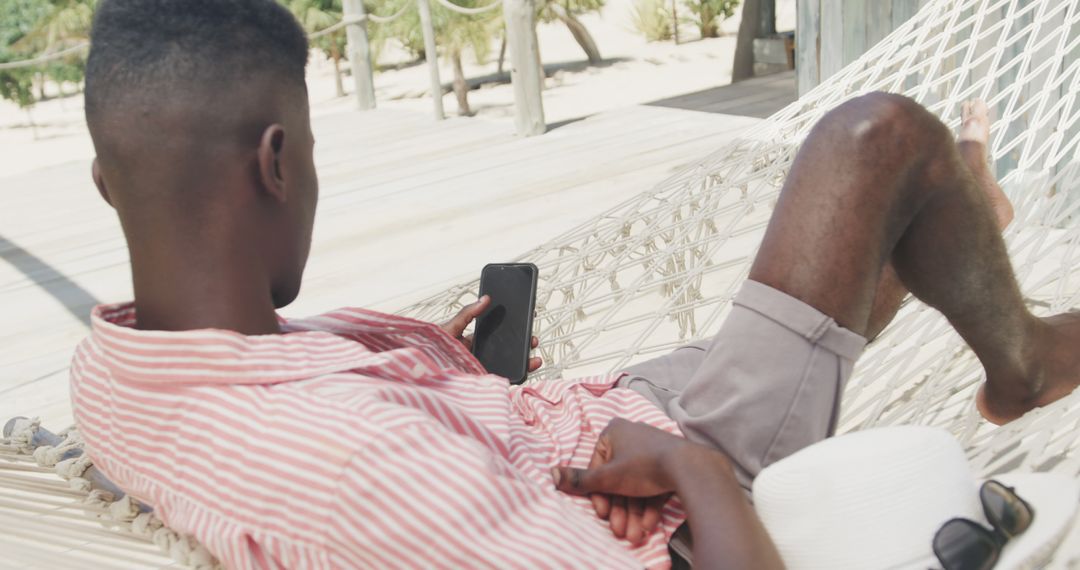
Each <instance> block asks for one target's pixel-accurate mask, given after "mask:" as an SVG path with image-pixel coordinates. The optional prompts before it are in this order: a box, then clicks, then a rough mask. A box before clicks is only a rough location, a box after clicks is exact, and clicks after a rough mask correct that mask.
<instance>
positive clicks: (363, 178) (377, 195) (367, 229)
mask: <svg viewBox="0 0 1080 570" xmlns="http://www.w3.org/2000/svg"><path fill="white" fill-rule="evenodd" d="M756 122H757V119H752V118H747V117H734V116H726V115H719V114H706V113H699V112H692V111H684V110H679V109H671V108H663V107H654V106H640V107H630V108H626V109H622V110H618V111H613V112H608V113H603V114H600V115H597V116H594V117H590V118H587V119H584V120H581V121H577V122H574V123H571V124H568V125H566V126H563V127H561V128H558V129H556V130H554V131H552V132H550V133H548V134H546V135H543V136H540V137H534V138H529V139H520V138H516V137H515V136H514V135H513V134H512V132H513V127H512V125H510V124H509V123H508V122H491V121H485V120H479V119H451V120H447V121H444V122H441V123H435V122H433V121H432V120H431V119H429V118H428V116H427V115H426V114H418V113H411V112H404V111H393V110H379V111H374V112H369V113H357V112H347V113H338V114H333V115H327V116H321V117H317V118H316V119H315V120H314V129H315V135H316V138H317V140H318V142H317V143H316V163H317V165H318V169H319V173H320V180H321V201H320V205H319V211H318V215H317V219H316V226H315V238H314V244H313V252H312V256H311V261H310V263H309V266H308V271H307V274H306V279H305V284H304V290H303V292H302V293H301V296H300V300H299V301H297V303H295V304H294V305H293V306H290V307H288V308H287V309H286V310H285V311H284V313H285V314H286V315H302V314H310V313H314V312H319V311H324V310H328V309H331V308H334V307H337V306H342V305H350V304H352V305H362V306H367V307H371V308H377V309H382V310H390V311H392V310H396V309H399V308H401V307H403V306H405V305H407V304H408V303H409V302H411V301H414V300H417V299H419V298H420V297H421V296H424V295H427V294H430V293H433V292H435V291H438V290H439V289H440V288H442V287H445V286H447V285H449V284H451V283H455V282H459V281H462V280H465V279H468V278H471V277H473V276H476V275H478V274H479V272H480V268H481V267H482V266H483V265H484V264H485V263H487V262H491V261H502V260H507V259H510V258H512V257H514V256H516V255H518V254H520V253H522V252H524V251H526V250H527V249H529V248H531V247H532V246H534V245H536V244H539V243H541V242H542V241H544V240H547V239H549V238H551V237H554V236H555V235H557V234H559V233H561V232H563V231H565V230H568V229H570V228H572V227H573V226H575V225H576V224H578V223H580V222H582V221H584V220H586V219H588V218H590V217H592V216H595V215H596V214H598V213H600V212H602V211H603V210H606V209H608V208H609V207H611V206H613V205H615V204H617V203H618V202H620V201H621V200H623V199H624V198H626V197H628V196H631V195H633V194H635V193H638V192H642V191H645V190H647V189H648V188H649V187H650V186H652V185H653V184H655V183H657V182H659V181H660V180H662V179H663V178H665V177H666V176H668V175H669V174H670V173H671V172H672V171H674V170H676V169H677V168H679V167H680V166H682V165H685V164H687V163H690V162H693V161H694V160H695V159H697V158H699V157H701V156H704V155H705V154H707V153H709V152H711V151H715V150H716V149H717V148H719V147H720V146H722V145H723V144H724V143H725V142H726V141H728V140H731V139H732V138H733V137H734V136H735V135H736V134H737V133H738V132H740V131H741V130H742V129H744V128H746V127H747V126H750V125H752V124H754V123H756ZM89 172H90V167H89V161H88V160H76V161H73V162H70V163H66V164H61V165H57V166H53V167H49V168H46V169H40V170H35V171H32V172H29V173H25V174H20V175H15V176H9V177H0V188H2V189H3V190H2V191H3V192H4V199H5V207H4V208H2V209H0V259H3V261H4V262H3V263H0V296H2V297H0V298H3V300H4V302H3V311H2V314H3V322H2V327H0V371H2V374H0V420H3V419H6V418H8V417H10V416H13V415H31V416H33V415H36V416H41V417H42V419H43V420H44V421H45V422H46V423H47V425H50V426H54V427H62V426H64V425H66V424H67V423H69V422H70V421H71V415H70V409H69V403H68V387H67V366H68V362H69V360H70V358H71V354H72V351H73V350H74V348H75V345H76V344H77V343H78V342H79V341H80V340H81V339H82V338H83V337H85V335H86V333H87V320H88V319H87V315H88V314H89V311H90V308H91V307H92V306H93V305H94V304H95V303H98V302H117V301H124V300H128V299H130V297H131V286H130V283H129V279H130V277H129V268H128V260H127V250H126V247H125V245H124V240H123V236H122V234H121V232H120V227H119V224H118V223H117V221H116V219H115V216H114V214H113V212H112V210H111V209H109V208H108V206H106V205H105V203H104V202H102V201H101V199H100V198H99V197H98V196H97V192H96V191H95V189H94V187H93V185H92V183H91V181H90V177H89ZM0 176H2V174H0Z"/></svg>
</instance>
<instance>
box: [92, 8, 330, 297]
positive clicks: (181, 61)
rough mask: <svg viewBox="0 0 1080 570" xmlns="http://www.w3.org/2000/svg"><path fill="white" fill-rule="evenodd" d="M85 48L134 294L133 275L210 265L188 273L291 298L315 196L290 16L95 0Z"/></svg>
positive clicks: (298, 37)
mask: <svg viewBox="0 0 1080 570" xmlns="http://www.w3.org/2000/svg"><path fill="white" fill-rule="evenodd" d="M91 42H92V46H91V50H90V55H89V59H88V61H87V66H86V121H87V124H88V126H89V128H90V134H91V136H92V138H93V140H94V147H95V149H96V151H97V159H96V160H95V162H94V181H95V183H96V184H97V186H98V188H99V190H100V191H101V193H102V195H103V196H104V197H105V199H106V200H108V201H109V203H110V204H112V205H113V207H115V208H116V210H117V213H118V214H119V216H120V220H121V223H122V225H123V227H124V233H125V235H126V237H127V241H128V246H129V249H130V250H131V255H132V266H133V273H134V278H135V285H136V297H137V299H138V296H139V294H140V279H141V280H142V282H143V283H154V275H159V274H163V273H164V274H168V273H174V272H176V271H177V270H178V269H179V268H178V267H176V266H177V265H179V264H187V265H188V266H191V265H198V264H199V263H205V264H206V266H204V267H190V270H191V271H194V272H198V271H200V270H202V271H205V272H206V274H208V275H211V274H213V273H212V272H213V271H214V270H217V271H218V272H219V273H220V274H221V275H230V276H233V277H239V278H241V279H247V280H251V281H259V282H265V284H266V285H267V286H268V287H269V288H270V292H269V294H270V295H271V296H272V298H273V302H274V304H275V306H279V307H280V306H283V305H285V304H287V303H289V302H290V301H292V299H293V298H295V296H296V294H297V292H298V290H299V286H300V278H301V275H302V273H303V267H304V265H305V263H306V261H307V254H308V250H309V248H310V243H311V229H312V222H313V218H314V211H315V202H316V199H317V193H318V182H317V179H316V176H315V169H314V165H313V160H312V146H313V140H312V135H311V127H310V119H309V113H308V102H307V88H306V85H305V83H304V70H305V66H306V63H307V53H308V45H307V40H306V38H305V36H304V33H303V30H302V29H301V28H300V27H299V25H298V24H297V22H296V20H295V19H294V18H293V17H292V15H291V14H290V13H289V12H288V11H286V10H285V9H284V8H282V7H281V6H280V5H278V4H277V3H276V2H274V1H273V0H102V1H101V2H100V4H99V5H98V9H97V13H96V15H95V18H94V25H93V30H92V32H91ZM185 244H186V247H189V248H196V249H198V250H200V251H198V254H199V257H198V258H197V261H194V262H193V260H192V256H191V252H190V251H185V250H184V248H183V246H184V245H185ZM215 263H216V264H218V265H219V267H213V264H215ZM220 265H229V267H220ZM241 267H242V269H238V268H241ZM238 272H240V273H238ZM241 273H243V274H241ZM156 286H157V285H154V287H156ZM144 288H147V289H152V288H153V287H151V286H150V285H147V286H145V287H144Z"/></svg>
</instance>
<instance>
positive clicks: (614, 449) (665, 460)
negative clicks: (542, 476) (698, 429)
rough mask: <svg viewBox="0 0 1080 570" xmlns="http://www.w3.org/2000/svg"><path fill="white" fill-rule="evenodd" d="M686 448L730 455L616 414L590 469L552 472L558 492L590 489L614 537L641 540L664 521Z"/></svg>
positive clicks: (705, 453) (710, 454) (717, 455)
mask: <svg viewBox="0 0 1080 570" xmlns="http://www.w3.org/2000/svg"><path fill="white" fill-rule="evenodd" d="M688 450H689V452H690V453H697V454H703V455H709V456H716V457H715V458H716V459H717V460H723V459H726V458H723V455H722V454H720V453H719V452H717V451H713V450H711V449H708V448H705V447H701V446H697V445H694V444H692V443H690V442H688V441H686V440H685V439H683V438H681V437H678V436H675V435H672V434H670V433H667V432H665V431H662V430H659V429H656V428H654V427H651V426H648V425H645V424H641V423H633V422H629V421H626V420H623V419H618V418H616V419H614V420H612V421H611V423H609V424H608V426H607V427H606V428H604V431H603V432H602V433H601V434H600V439H599V441H597V443H596V449H595V450H593V456H592V460H591V461H590V462H589V468H588V469H571V468H569V467H559V468H556V469H554V470H553V471H552V476H553V477H554V478H555V486H556V487H557V488H558V489H559V490H560V491H564V492H567V493H573V494H579V495H580V494H585V493H588V494H589V495H590V499H592V503H593V508H595V509H596V514H597V515H599V516H600V518H605V519H607V520H608V523H609V524H610V525H611V531H612V532H613V533H614V534H615V536H617V537H619V538H623V537H625V538H627V539H628V540H630V542H632V543H634V544H641V543H643V542H644V541H645V539H646V538H648V536H649V535H650V534H651V533H652V532H653V530H655V529H656V526H657V525H658V524H659V523H660V513H661V511H662V509H663V507H664V503H665V502H666V501H667V499H668V497H669V496H671V493H672V492H674V491H675V477H674V476H673V474H674V470H675V469H679V468H681V467H682V466H681V465H679V464H678V463H679V461H677V459H678V456H680V455H681V454H685V453H687V451H688Z"/></svg>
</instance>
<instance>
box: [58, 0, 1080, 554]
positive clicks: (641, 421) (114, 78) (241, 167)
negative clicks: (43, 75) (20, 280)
mask: <svg viewBox="0 0 1080 570" xmlns="http://www.w3.org/2000/svg"><path fill="white" fill-rule="evenodd" d="M93 38H94V43H93V48H92V50H91V53H90V57H89V60H88V62H87V72H86V76H87V79H86V114H87V123H88V125H89V127H90V131H91V135H92V137H93V140H94V145H95V149H96V150H97V158H96V160H95V161H94V168H93V178H94V182H95V184H96V185H97V187H98V188H99V190H100V192H101V194H102V196H103V197H104V198H105V199H106V200H107V201H108V202H109V203H110V204H111V205H112V206H113V207H114V208H115V209H116V211H117V214H118V216H119V218H120V221H121V224H122V226H123V229H124V233H125V236H126V238H127V242H128V247H129V250H130V255H131V266H132V277H133V282H134V290H135V301H134V303H132V304H126V305H115V306H103V307H98V308H96V309H95V310H94V315H93V331H92V334H91V336H90V337H89V338H88V339H87V340H86V341H85V342H83V343H82V344H81V345H80V347H79V349H78V351H77V353H76V355H75V358H74V361H73V365H72V383H71V385H72V400H73V405H74V409H75V417H76V422H77V424H78V426H79V428H80V430H81V432H82V434H83V436H84V437H85V440H86V442H87V445H88V449H89V453H90V456H91V457H92V458H93V460H94V461H95V464H96V465H97V467H98V468H100V469H101V470H102V471H103V472H104V473H105V474H106V475H107V476H108V477H110V478H111V479H113V481H114V482H116V483H118V484H119V485H120V486H121V487H122V488H123V489H125V490H126V491H127V492H129V493H130V494H132V495H133V496H135V497H136V498H138V499H140V500H142V501H143V502H145V503H147V504H149V505H151V506H153V508H154V509H155V510H156V512H157V513H158V515H159V516H160V517H161V518H162V520H164V521H165V522H166V523H167V524H168V525H170V526H171V527H173V528H174V529H176V530H179V531H182V532H187V533H191V534H193V535H194V536H195V537H197V538H198V539H199V540H200V541H201V542H202V543H203V544H204V545H205V546H207V547H208V548H209V549H210V551H211V552H213V553H214V554H215V555H216V556H218V557H219V558H220V559H221V561H222V562H223V563H224V564H225V565H226V566H228V567H237V568H249V567H251V568H264V567H284V568H318V567H342V568H351V567H430V566H438V567H452V568H476V567H498V568H504V567H522V568H539V567H559V568H622V567H626V568H634V567H642V566H645V567H664V566H666V565H667V564H668V562H669V559H668V556H667V551H666V543H667V541H668V539H669V538H670V536H671V534H672V532H673V531H674V530H675V528H676V527H677V526H678V525H679V524H680V523H681V522H682V520H683V513H682V510H681V508H680V507H679V505H678V504H677V503H675V502H674V501H670V502H669V501H668V497H669V496H670V495H671V493H675V494H677V495H678V497H679V499H680V500H681V502H682V504H683V505H685V508H686V515H687V516H688V519H689V524H690V527H691V529H692V530H693V531H694V533H695V534H696V535H697V536H698V537H699V540H697V541H696V544H695V549H696V550H695V552H694V557H695V562H696V564H697V565H698V566H699V567H702V568H714V567H731V568H751V567H753V568H773V567H779V566H781V562H780V559H779V556H778V554H777V553H776V550H775V548H774V547H773V545H772V544H771V542H770V540H769V538H768V536H767V535H766V533H765V531H764V530H763V528H762V526H761V524H760V522H759V521H758V520H757V518H756V517H755V515H754V512H753V510H752V508H751V507H750V505H749V503H748V502H747V500H746V496H745V494H744V491H743V489H744V488H745V487H746V486H747V485H748V484H749V482H750V481H751V480H752V478H753V477H754V475H755V474H756V473H757V472H758V471H759V470H760V469H761V468H762V467H763V466H765V465H767V464H769V463H771V462H773V461H776V460H777V459H779V458H781V457H783V456H785V455H787V454H790V453H792V452H793V451H795V450H797V449H799V448H801V447H804V446H805V445H808V444H810V443H812V442H814V441H816V440H819V439H821V438H824V437H827V436H828V435H830V434H831V430H832V427H833V422H834V419H835V410H836V406H837V403H838V399H839V395H840V392H841V390H842V387H843V383H844V381H845V379H846V376H847V374H848V373H849V372H850V369H851V366H852V364H853V361H854V359H855V358H856V357H857V356H858V354H859V352H860V351H861V349H862V347H863V345H864V343H865V341H864V338H865V337H868V336H872V335H873V334H875V332H876V330H879V327H880V326H882V323H883V322H885V321H886V320H887V319H888V318H889V316H891V313H892V312H893V311H895V306H896V305H897V303H898V300H899V298H900V296H902V294H903V288H904V287H906V288H907V289H910V290H911V292H912V293H913V294H915V295H916V296H917V297H919V298H920V299H923V300H924V301H926V302H927V303H929V304H931V305H932V306H934V307H936V308H938V309H939V310H941V311H942V312H943V313H944V314H945V315H946V316H947V317H948V318H949V320H950V321H951V322H952V323H953V324H954V326H955V327H956V328H957V330H958V331H959V332H960V334H961V335H963V337H964V338H965V340H967V341H968V342H969V344H971V346H972V347H973V348H974V350H975V352H976V354H977V355H978V356H979V358H980V359H981V360H982V362H983V364H984V366H985V367H986V370H987V378H988V381H987V384H986V386H985V389H984V391H983V392H982V393H981V395H980V399H979V404H980V410H981V411H982V412H983V413H984V415H986V416H987V417H988V418H990V419H992V420H995V421H999V422H1004V421H1008V420H1010V419H1013V418H1015V417H1018V416H1019V415H1021V414H1022V413H1024V412H1025V411H1027V410H1030V409H1032V408H1033V407H1035V406H1040V405H1045V404H1047V403H1049V402H1052V401H1054V400H1056V399H1058V398H1060V397H1062V396H1064V395H1065V394H1067V393H1068V392H1070V391H1071V390H1072V389H1073V388H1074V387H1075V386H1076V384H1077V381H1078V374H1077V372H1078V370H1080V363H1078V362H1077V359H1078V358H1080V356H1077V355H1076V354H1075V351H1073V350H1072V348H1074V347H1075V346H1076V342H1077V341H1078V340H1080V320H1078V319H1075V318H1072V317H1068V316H1059V317H1055V318H1052V319H1045V320H1044V319H1037V318H1035V317H1033V316H1032V315H1031V314H1030V313H1028V312H1027V310H1026V309H1025V307H1024V305H1023V300H1022V298H1021V297H1020V293H1019V291H1018V288H1017V285H1016V281H1015V279H1014V278H1013V276H1012V272H1011V268H1010V266H1009V262H1008V259H1007V257H1006V253H1005V248H1004V245H1003V243H1002V240H1001V237H1000V235H999V234H998V227H997V226H998V224H999V221H998V220H996V219H995V218H994V215H993V213H992V210H991V207H990V205H989V204H990V200H989V199H988V193H989V194H993V193H994V192H996V189H995V188H994V187H993V185H992V179H989V178H988V175H987V173H986V172H985V170H983V169H985V165H984V164H983V163H982V161H983V160H984V158H983V153H984V152H985V149H984V148H979V146H978V145H979V142H978V141H967V142H965V143H963V145H962V146H964V147H965V148H966V150H962V149H958V148H957V145H956V144H955V143H954V142H953V141H952V137H951V135H950V133H949V132H948V131H947V129H945V127H944V126H943V125H942V124H941V123H940V122H938V121H937V120H936V119H935V118H934V117H932V116H931V115H930V114H929V113H927V112H926V111H925V110H923V109H922V108H921V107H919V106H918V105H916V104H914V103H913V102H911V101H909V100H907V99H903V98H900V97H895V96H890V95H882V94H875V95H870V96H865V97H862V98H859V99H856V100H854V101H852V102H850V103H847V104H845V105H843V106H841V107H840V108H838V109H837V110H835V111H833V112H832V113H830V114H829V115H828V116H827V117H826V118H825V119H824V120H823V121H822V122H821V123H820V124H819V125H818V126H817V128H816V129H815V130H814V132H813V133H812V134H811V136H810V137H809V139H808V140H807V142H806V144H805V145H804V148H803V150H802V151H801V152H800V155H799V157H798V159H797V160H796V163H795V165H794V167H793V169H792V171H791V175H790V177H789V179H788V181H787V185H786V187H785V189H784V191H783V193H782V196H781V199H780V201H779V203H778V204H777V208H776V212H775V213H774V216H773V220H772V222H771V224H770V226H769V229H768V231H767V234H766V236H765V241H764V243H763V245H762V248H761V254H760V255H759V256H758V258H757V261H756V262H755V264H754V266H753V269H752V271H751V274H750V280H749V281H747V283H746V286H745V287H744V289H743V291H742V293H740V295H739V296H738V298H737V299H736V301H735V305H734V307H733V310H732V313H731V316H730V317H729V319H728V320H727V321H726V322H725V323H724V325H723V327H722V328H721V330H720V331H719V333H718V335H717V336H716V338H715V339H714V340H713V341H712V343H711V344H710V345H709V346H708V349H707V350H706V349H704V348H693V347H691V348H687V349H684V350H681V351H677V352H676V353H675V354H673V355H672V356H670V357H667V358H664V359H659V360H655V361H651V362H648V363H645V364H643V365H641V366H639V367H636V368H634V369H632V370H630V371H629V372H628V374H625V375H619V376H616V377H611V378H588V379H582V380H573V381H566V380H560V381H551V382H544V383H538V384H535V385H531V386H529V387H527V388H510V387H509V386H508V385H507V382H506V381H505V380H504V379H501V378H498V377H494V376H491V375H488V374H486V373H485V371H484V370H483V369H482V368H481V367H480V365H479V364H478V363H477V362H476V360H475V359H473V358H472V356H471V355H470V354H469V353H468V351H467V350H466V348H465V347H464V345H463V344H462V342H461V340H460V338H459V337H460V334H461V332H462V330H463V329H464V328H465V326H466V325H467V324H468V322H469V321H470V320H471V319H472V318H473V317H474V316H475V314H476V313H477V312H478V311H479V310H481V309H482V307H483V301H481V302H480V303H479V304H477V305H474V306H471V307H469V308H467V309H466V310H465V311H463V313H462V314H461V315H459V317H458V318H457V319H455V321H452V322H451V323H449V324H448V325H446V330H444V329H442V328H440V327H438V326H436V325H431V324H427V323H421V322H417V321H414V320H411V319H406V318H402V317H396V316H393V315H384V314H379V313H375V312H372V311H366V310H363V309H343V310H340V311H335V312H332V313H328V314H326V315H320V316H317V317H312V318H309V319H296V320H289V321H285V320H281V319H279V318H278V317H277V316H276V314H275V308H277V307H282V306H284V305H286V304H288V303H289V302H290V301H292V300H293V298H294V297H295V296H296V294H297V292H298V290H299V287H300V280H301V275H302V273H303V268H304V265H305V261H306V258H307V254H308V249H309V245H310V238H311V230H312V225H313V218H314V211H315V203H316V199H317V182H316V176H315V172H314V167H313V162H312V147H313V144H314V141H313V138H312V134H311V129H310V123H309V117H308V107H307V94H306V87H305V85H304V67H305V64H306V57H307V45H306V41H305V39H304V36H303V33H302V32H301V30H300V29H299V27H298V26H297V25H296V23H295V21H294V20H293V19H292V17H291V16H290V15H289V14H288V13H287V12H286V11H284V10H283V9H282V8H281V7H280V6H278V5H277V4H275V3H273V2H271V1H270V0H103V1H102V2H101V3H100V4H99V7H98V12H97V14H96V17H95V21H94V28H93ZM979 121H983V124H982V128H981V129H980V128H976V127H971V129H972V132H975V133H982V136H983V137H985V124H984V123H985V115H984V114H978V113H976V114H973V116H972V119H971V121H969V123H968V124H969V126H970V125H972V124H979ZM976 138H977V137H976ZM982 142H985V141H984V140H983V141H982ZM968 143H971V144H968ZM973 145H974V146H973ZM980 180H981V181H982V182H981V183H980V182H979V181H980ZM988 180H989V183H987V181H988ZM1003 213H1004V214H1005V216H1004V217H1007V212H1004V211H1003ZM961 221H962V222H963V223H960V222H961ZM892 268H895V269H892ZM988 308H989V309H988ZM536 365H538V363H537V362H534V363H533V366H536ZM617 383H621V384H623V385H627V386H629V387H630V388H632V389H625V388H622V387H619V386H616V384H617ZM669 416H670V417H669ZM680 432H682V433H685V434H686V436H687V438H688V439H684V438H682V437H678V436H677V435H676V434H679V433H680ZM691 441H693V442H694V443H692V442H691ZM584 468H587V469H584ZM556 487H557V488H558V489H559V490H562V491H566V492H567V493H562V492H559V491H558V490H556ZM584 493H590V494H591V495H589V496H582V494H584ZM602 519H607V521H606V522H605V521H604V520H602ZM702 536H705V537H708V538H707V539H701V538H700V537H702Z"/></svg>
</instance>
